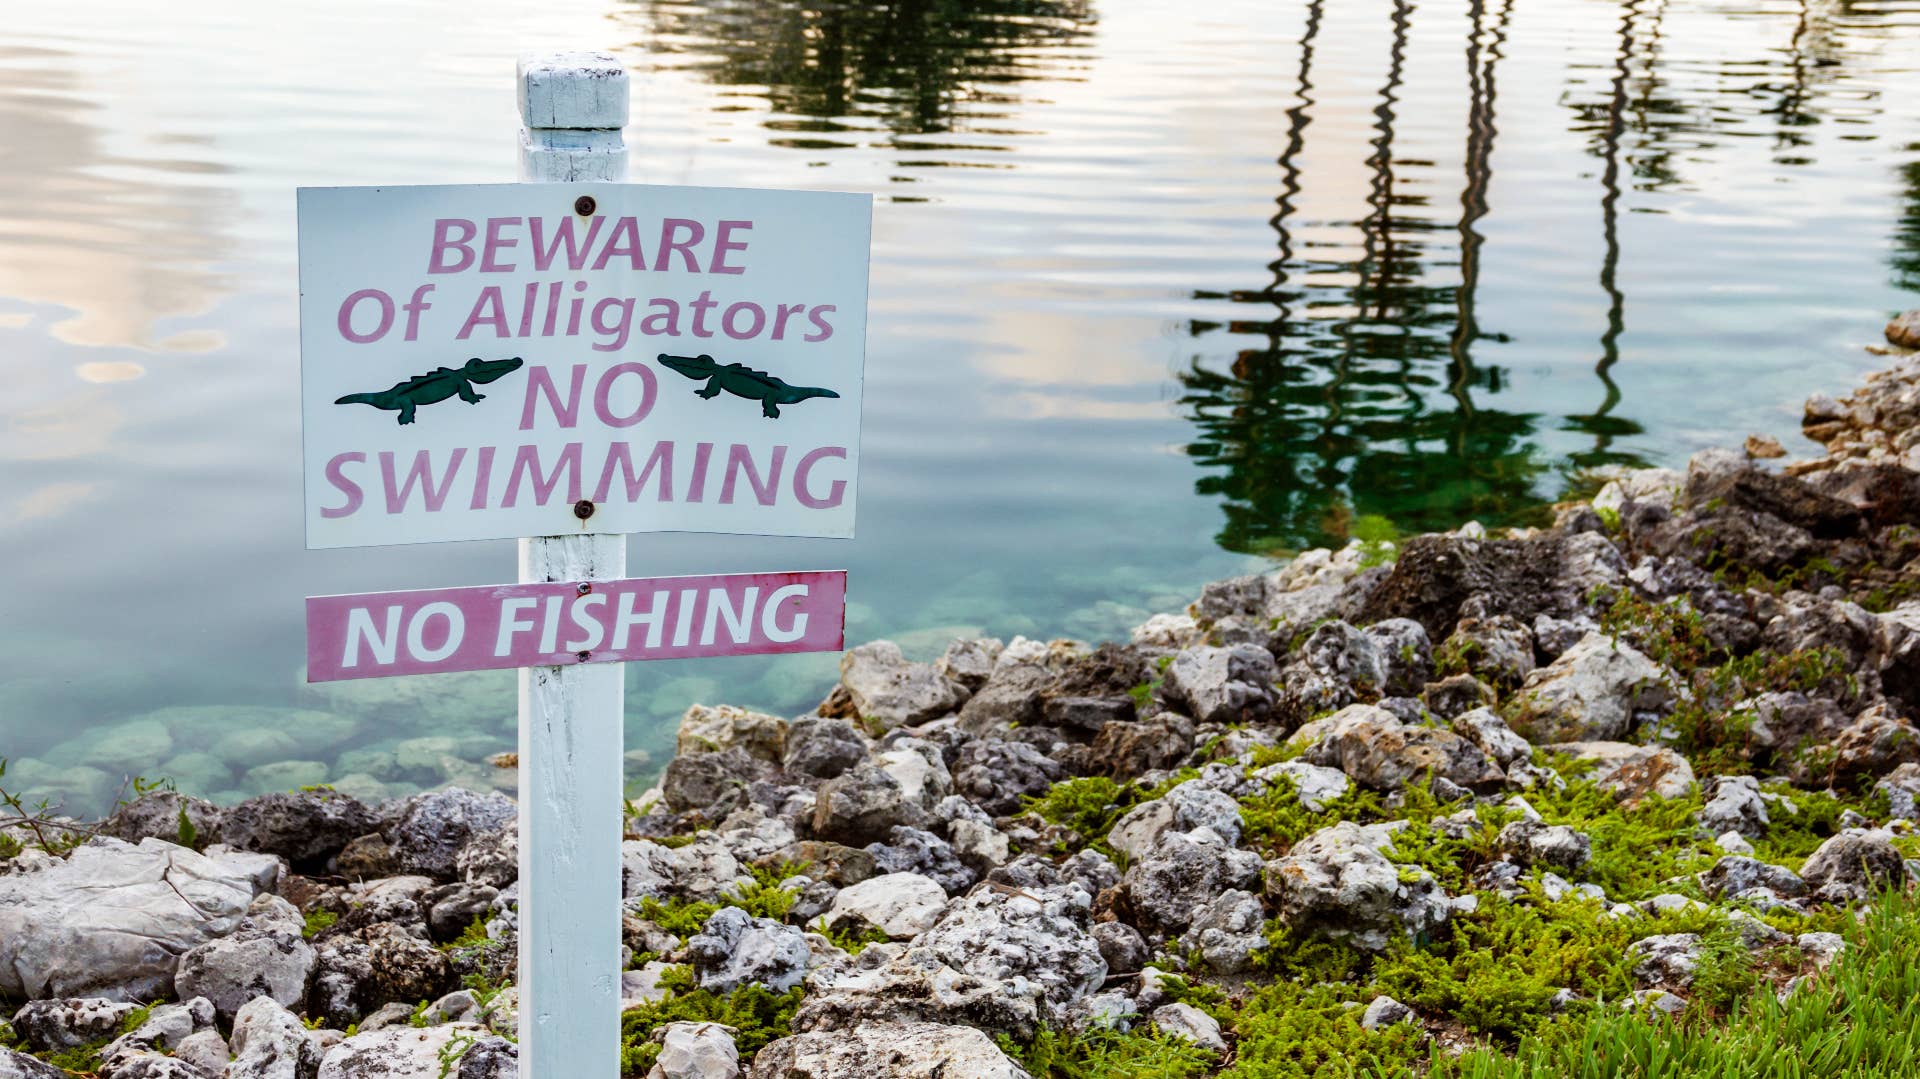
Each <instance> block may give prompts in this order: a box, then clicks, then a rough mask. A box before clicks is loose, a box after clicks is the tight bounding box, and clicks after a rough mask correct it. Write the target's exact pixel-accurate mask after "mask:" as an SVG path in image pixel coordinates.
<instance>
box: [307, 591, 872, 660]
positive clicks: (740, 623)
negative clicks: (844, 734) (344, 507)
mask: <svg viewBox="0 0 1920 1079" xmlns="http://www.w3.org/2000/svg"><path fill="white" fill-rule="evenodd" d="M846 592H847V575H846V574H845V573H844V572H840V571H830V572H800V573H733V574H725V575H718V576H706V577H655V578H646V579H636V580H621V581H581V582H577V583H552V584H504V585H488V586H481V587H474V588H433V589H421V590H416V591H408V592H376V593H371V594H366V595H356V596H315V597H312V598H310V599H308V600H307V681H309V682H332V681H340V680H344V679H350V678H383V677H387V676H390V675H398V674H438V673H444V672H449V671H479V670H488V669H492V668H502V667H533V666H554V667H559V666H565V665H569V664H574V663H624V662H628V661H633V660H649V659H692V658H696V657H703V656H752V655H775V654H780V653H788V652H826V651H836V650H838V649H839V648H841V647H842V645H843V644H844V620H845V618H844V616H845V612H846Z"/></svg>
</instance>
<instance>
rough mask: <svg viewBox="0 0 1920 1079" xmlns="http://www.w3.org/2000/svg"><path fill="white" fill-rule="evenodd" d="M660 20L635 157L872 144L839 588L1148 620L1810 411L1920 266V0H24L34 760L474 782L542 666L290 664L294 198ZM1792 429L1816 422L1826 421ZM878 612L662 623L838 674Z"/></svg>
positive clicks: (12, 668) (3, 545) (1910, 288)
mask: <svg viewBox="0 0 1920 1079" xmlns="http://www.w3.org/2000/svg"><path fill="white" fill-rule="evenodd" d="M560 47H593V48H603V49H608V50H611V51H613V52H615V53H617V54H618V55H619V56H621V57H622V58H623V59H624V60H625V61H626V62H627V63H628V65H629V66H630V67H631V68H632V70H633V72H634V74H635V81H634V109H633V116H634V120H633V126H632V128H631V129H630V130H629V132H628V137H629V141H630V143H631V144H632V145H633V146H634V148H635V149H634V154H633V178H634V179H635V180H638V181H651V182H662V183H678V184H720V185H729V186H769V187H772V186H780V187H802V188H820V189H834V190H854V191H868V192H872V193H874V194H875V195H876V196H877V201H876V206H875V220H874V248H873V258H874V269H873V296H872V313H871V325H872V330H871V333H870V336H869V343H868V360H867V379H868V381H867V390H866V402H867V405H866V417H865V432H866V434H865V443H864V452H863V477H862V478H863V481H864V485H863V486H864V489H863V491H862V497H861V521H860V529H859V538H858V539H857V540H854V541H852V542H834V541H800V540H767V539H732V538H725V537H701V536H663V537H648V538H640V539H636V540H634V541H633V548H632V555H631V564H632V568H633V570H634V572H635V573H636V574H651V573H663V574H664V573H688V572H702V571H731V570H757V569H787V568H831V567H845V568H847V569H849V570H850V571H851V573H852V584H851V590H852V592H851V594H852V597H853V600H854V604H853V607H852V610H851V619H850V624H849V636H850V637H851V638H853V639H855V640H860V639H866V638H870V637H873V636H879V635H888V634H890V635H896V636H898V637H899V638H900V639H901V640H903V641H904V642H905V643H907V644H908V646H909V648H910V650H915V651H918V652H920V653H921V654H923V655H928V654H931V653H932V652H933V651H934V650H935V649H936V648H937V647H938V645H939V642H940V641H941V640H942V639H943V638H945V637H947V636H950V635H953V634H957V633H963V632H964V633H974V632H988V633H992V634H996V635H1001V636H1011V635H1013V634H1027V635H1031V636H1040V635H1046V636H1055V635H1072V636H1079V637H1083V638H1099V637H1102V636H1110V635H1115V634H1119V633H1122V632H1124V631H1125V629H1126V628H1127V627H1128V626H1130V625H1131V624H1133V623H1135V622H1137V621H1139V620H1140V619H1142V618H1144V617H1145V616H1146V614H1148V613H1149V612H1151V611H1154V610H1165V609H1174V608H1177V607H1178V606H1180V605H1181V604H1183V603H1185V602H1186V601H1187V599H1189V598H1190V597H1191V595H1192V594H1193V592H1194V591H1195V589H1196V587H1197V586H1198V585H1199V584H1200V583H1201V582H1203V581H1205V580H1208V579H1211V578H1214V577H1218V576H1223V575H1226V574H1229V573H1233V572H1237V571H1242V570H1243V569H1245V568H1246V567H1249V566H1257V565H1260V564H1262V559H1263V558H1265V557H1268V556H1271V555H1273V554H1275V553H1280V552H1284V551H1285V550H1287V549H1290V548H1297V547H1299V546H1301V545H1306V544H1313V543H1318V542H1327V541H1329V540H1337V539H1339V538H1340V537H1341V536H1342V535H1344V534H1345V533H1346V532H1347V531H1348V530H1349V529H1351V528H1352V527H1353V526H1354V524H1355V522H1356V520H1357V519H1358V518H1360V517H1366V516H1377V517H1384V518H1386V519H1387V520H1389V521H1391V522H1392V523H1393V524H1394V525H1396V526H1398V527H1399V528H1401V529H1404V530H1409V531H1411V530H1416V529H1421V528H1429V527H1436V526H1451V525H1454V524H1457V523H1459V522H1460V521H1461V520H1464V519H1466V518H1468V517H1477V518H1479V519H1481V520H1483V521H1487V522H1489V523H1495V522H1501V521H1510V520H1515V519H1518V518H1520V517H1522V516H1524V514H1525V513H1526V511H1527V509H1528V508H1529V507H1531V506H1534V505H1536V504H1537V503H1538V501H1539V500H1540V499H1542V498H1550V497H1551V496H1553V495H1554V494H1555V493H1556V492H1558V491H1560V490H1561V489H1562V487H1563V485H1564V484H1565V483H1566V481H1567V478H1568V476H1569V474H1570V473H1571V472H1572V471H1573V470H1575V469H1577V468H1578V467H1580V466H1582V465H1588V464H1593V463H1598V462H1606V461H1641V462H1649V463H1667V464H1672V463H1677V462H1680V461H1683V460H1684V459H1685V457H1686V455H1687V454H1689V453H1690V452H1692V451H1693V450H1695V449H1698V448H1700V447H1702V446H1706V445H1710V444H1716V443H1726V442H1728V441H1729V440H1735V439H1738V438H1739V437H1741V436H1743V435H1745V434H1746V433H1748V432H1749V431H1754V430H1766V431H1772V432H1775V433H1778V434H1780V435H1781V436H1783V437H1785V436H1787V435H1788V434H1789V433H1790V432H1793V431H1794V430H1796V428H1797V415H1798V403H1799V401H1800V400H1801V399H1802V398H1803V397H1804V396H1805V394H1806V393H1808V392H1810V391H1812V390H1816V389H1823V390H1827V391H1838V390H1843V389H1845V388H1846V387H1848V386H1849V385H1850V384H1851V383H1852V382H1853V380H1854V379H1855V378H1856V377H1857V375H1858V374H1859V373H1860V372H1861V371H1863V370H1865V369H1867V368H1869V367H1871V366H1872V365H1873V358H1872V357H1871V356H1868V355H1866V354H1865V353H1864V352H1863V351H1862V349H1861V346H1862V345H1865V344H1867V343H1870V342H1872V341H1874V340H1876V339H1877V338H1878V335H1879V327H1880V325H1881V323H1882V322H1883V321H1884V320H1885V318H1886V317H1887V316H1888V315H1889V314H1890V313H1891V312H1893V311H1895V310H1897V309H1900V308H1903V307H1911V306H1914V305H1915V304H1916V303H1920V295H1917V293H1920V0H1889V2H1883V3H1867V2H1857V3H1847V2H1788V0H1781V2H1770V3H1756V2H1752V0H1739V2H1716V0H1664V2H1663V0H1635V2H1631V3H1620V2H1616V0H1421V2H1418V3H1416V2H1412V0H1398V2H1396V0H1344V2H1341V3H1327V2H1325V0H1213V2H1209V3H1204V4H1193V3H1148V2H1144V0H1130V2H1108V3H1096V2H1093V0H1061V2H1052V0H998V2H985V3H969V2H965V0H927V2H916V0H906V2H903V3H892V4H889V5H886V6H884V7H883V6H881V5H878V4H871V5H870V4H860V3H848V4H840V5H827V6H825V7H820V6H812V7H808V8H804V9H803V8H801V7H799V6H796V5H792V4H787V3H759V2H750V0H737V2H721V0H716V2H709V3H649V2H639V3H621V2H616V0H549V2H547V3H543V4H540V5H528V4H508V3H504V2H501V0H459V2H457V3H455V2H452V0H411V2H406V3H393V2H391V0H381V2H378V3H374V2H371V0H341V2H337V3H332V4H324V5H311V4H307V5H291V4H272V3H270V4H261V3H259V2H258V0H183V2H179V3H170V4H153V3H148V2H139V3H135V2H132V0H87V2H86V3H82V4H17V5H13V6H12V7H11V8H10V9H9V11H8V15H7V19H6V25H5V26H4V27H0V364H3V365H4V366H3V367H0V375H3V376H4V377H0V566H4V567H5V568H4V569H0V755H4V756H7V757H11V758H13V759H14V762H13V766H12V768H11V769H10V771H9V773H8V775H7V777H6V779H5V780H0V785H5V786H8V787H12V788H18V787H24V788H27V789H29V790H32V791H34V792H37V793H44V794H51V795H54V796H57V797H60V798H64V799H65V800H66V801H67V803H68V805H69V806H71V807H74V808H90V807H95V806H97V805H99V804H100V803H101V802H102V801H104V800H109V799H110V798H111V794H112V792H113V791H114V790H115V789H117V788H118V787H119V786H120V784H121V782H122V779H123V777H124V776H126V775H128V774H144V775H147V776H157V775H169V776H172V777H173V778H175V779H176V781H177V782H178V783H179V784H180V786H181V788H182V789H184V790H190V791H192V792H195V793H201V794H211V795H215V796H218V797H222V798H228V799H231V798H238V797H240V796H242V795H244V794H247V793H254V792H257V791H261V790H271V789H285V788H288V787H291V786H294V785H297V784H302V783H314V782H323V781H334V782H338V783H340V784H341V785H342V786H343V787H345V788H347V789H351V790H354V791H355V792H356V793H363V794H378V793H382V792H393V793H399V792H404V791H406V790H410V789H414V788H415V787H417V786H420V785H430V784H433V783H437V782H441V781H444V780H446V779H449V778H451V779H455V780H459V781H462V782H470V783H481V782H486V781H487V778H488V773H487V770H486V769H485V768H484V767H481V766H478V765H475V764H474V763H472V762H475V761H477V760H479V759H480V758H481V757H483V756H485V755H486V754H487V753H490V752H494V751H496V750H500V749H506V748H509V747H510V746H511V743H512V737H513V724H514V719H513V711H514V699H513V693H512V678H511V676H504V675H488V676H472V677H468V676H461V677H457V678H450V679H429V680H421V679H413V680H391V681H386V682H378V683H363V684H350V685H348V686H346V687H344V688H340V687H335V688H309V687H307V686H305V685H304V684H303V683H302V680H301V679H302V672H301V663H302V656H303V651H302V623H301V599H302V597H303V596H306V595H309V594H321V593H334V592H354V591H369V590H378V589H390V588H406V587H430V586H441V585H454V584H478V583H488V582H494V581H502V580H510V579H511V578H512V574H513V572H514V555H513V549H512V545H511V544H509V543H464V544H449V545H435V546H418V547H411V548H384V549H368V550H358V551H327V552H308V551H305V550H303V549H302V536H301V513H300V489H299V488H300V446H299V423H298V399H297V386H298V381H297V370H298V354H297V340H296V325H295V280H294V268H295V250H294V224H293V192H294V188H295V187H297V186H300V185H329V184H376V183H435V182H440V183H449V182H483V181H501V180H509V179H511V178H512V177H513V168H514V147H515V141H516V120H515V118H514V112H513V81H512V76H513V60H514V57H515V56H516V55H517V54H518V53H520V52H521V51H524V50H544V49H551V48H560ZM1790 441H1791V440H1790ZM834 666H835V657H832V656H815V657H798V658H787V659H782V660H778V661H759V660H731V661H724V662H709V663H705V664H672V665H668V664H658V665H652V666H648V667H645V668H642V667H640V666H639V665H635V666H634V667H633V668H630V669H629V672H628V675H629V683H630V686H631V693H630V704H629V709H630V712H629V716H628V739H629V744H630V745H633V746H636V747H640V748H650V749H652V750H654V752H655V754H656V756H657V755H658V754H659V752H660V750H661V747H662V746H663V745H665V744H667V743H669V742H670V738H671V729H672V719H673V717H675V716H677V715H678V714H679V712H680V711H682V710H683V709H684V708H685V707H686V706H687V705H688V704H689V703H692V702H694V701H696V700H702V701H709V702H711V701H730V702H733V703H739V704H745V705H752V706H757V707H762V708H767V709H771V710H776V711H781V712H795V711H798V710H801V709H803V708H805V707H807V706H808V705H810V704H811V703H812V702H814V701H816V700H818V698H819V697H820V696H821V695H822V693H823V692H824V691H825V690H826V688H827V687H828V685H829V684H830V681H831V678H832V674H833V671H834Z"/></svg>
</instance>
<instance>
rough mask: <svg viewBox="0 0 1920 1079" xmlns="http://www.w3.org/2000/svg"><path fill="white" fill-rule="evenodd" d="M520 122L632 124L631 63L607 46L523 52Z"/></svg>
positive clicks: (584, 125)
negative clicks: (629, 106) (596, 49)
mask: <svg viewBox="0 0 1920 1079" xmlns="http://www.w3.org/2000/svg"><path fill="white" fill-rule="evenodd" d="M517 82H518V84H519V87H520V92H519V96H520V122H521V123H523V124H525V125H526V126H527V127H529V128H548V129H551V128H562V129H573V130H581V129H609V128H611V129H614V130H618V129H620V128H623V127H626V126H627V97H628V82H627V69H626V68H625V67H624V66H623V65H622V64H621V63H620V61H618V60H616V59H614V58H613V57H612V56H611V55H609V54H607V53H604V52H560V53H547V54H545V55H541V56H523V57H521V58H520V77H519V79H518V80H517Z"/></svg>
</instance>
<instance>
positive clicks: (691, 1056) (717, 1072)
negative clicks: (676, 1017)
mask: <svg viewBox="0 0 1920 1079" xmlns="http://www.w3.org/2000/svg"><path fill="white" fill-rule="evenodd" d="M730 1029H731V1028H729V1027H724V1026H721V1025H720V1024H719V1023H668V1024H667V1025H666V1026H665V1027H662V1028H661V1029H660V1030H658V1031H656V1032H655V1033H654V1038H655V1040H657V1041H658V1042H659V1043H660V1056H659V1058H658V1059H657V1060H656V1061H655V1063H654V1065H653V1070H651V1071H649V1072H647V1079H735V1077H737V1076H738V1075H739V1074H740V1050H739V1049H738V1048H736V1047H735V1046H734V1044H733V1035H732V1034H730V1033H728V1031H729V1030H730Z"/></svg>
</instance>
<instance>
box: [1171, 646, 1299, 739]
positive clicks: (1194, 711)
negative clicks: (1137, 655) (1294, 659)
mask: <svg viewBox="0 0 1920 1079" xmlns="http://www.w3.org/2000/svg"><path fill="white" fill-rule="evenodd" d="M1279 680H1280V668H1279V667H1278V665H1276V664H1275V663H1274V661H1273V654H1272V653H1271V652H1268V651H1267V650H1266V649H1264V648H1260V647H1258V646H1255V645H1250V644H1237V645H1233V646H1231V647H1228V648H1215V647H1212V646H1210V645H1199V646H1196V647H1193V648H1188V649H1186V650H1185V651H1182V652H1180V653H1178V654H1177V655H1175V656H1174V657H1173V662H1172V663H1171V664H1169V665H1168V667H1167V670H1166V676H1165V680H1164V681H1163V682H1162V683H1161V687H1160V689H1161V692H1162V693H1164V694H1165V695H1166V697H1167V699H1168V700H1169V701H1171V702H1172V703H1174V704H1176V705H1180V706H1183V707H1184V708H1185V709H1186V711H1187V714H1188V715H1191V716H1192V717H1193V718H1194V719H1196V720H1199V721H1200V722H1202V723H1245V722H1252V721H1255V720H1259V719H1262V718H1264V717H1266V716H1267V715H1268V714H1270V713H1271V712H1272V711H1273V705H1274V685H1275V683H1277V682H1278V681H1279Z"/></svg>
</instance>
